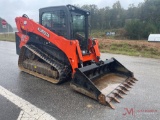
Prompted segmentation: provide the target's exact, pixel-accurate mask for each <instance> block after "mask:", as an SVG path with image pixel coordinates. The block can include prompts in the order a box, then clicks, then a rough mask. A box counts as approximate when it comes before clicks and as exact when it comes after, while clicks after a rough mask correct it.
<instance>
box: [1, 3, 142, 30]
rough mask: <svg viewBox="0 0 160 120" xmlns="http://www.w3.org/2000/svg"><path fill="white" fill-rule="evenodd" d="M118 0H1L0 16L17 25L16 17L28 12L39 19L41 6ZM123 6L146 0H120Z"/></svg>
mask: <svg viewBox="0 0 160 120" xmlns="http://www.w3.org/2000/svg"><path fill="white" fill-rule="evenodd" d="M116 1H118V0H77V1H76V0H0V17H2V18H4V19H5V20H6V21H7V22H8V23H9V24H11V25H12V26H13V27H15V26H16V25H15V21H14V19H15V17H17V16H21V15H22V14H24V13H25V14H27V15H28V16H29V17H30V18H32V19H34V20H35V21H38V10H39V8H43V7H47V6H57V5H67V4H72V5H75V4H79V5H84V4H95V5H97V6H98V7H99V8H103V7H106V6H109V7H112V5H113V3H115V2H116ZM119 1H120V3H121V5H122V7H123V8H125V9H127V8H128V5H129V4H132V3H134V4H135V5H136V6H137V5H138V3H140V2H144V0H119Z"/></svg>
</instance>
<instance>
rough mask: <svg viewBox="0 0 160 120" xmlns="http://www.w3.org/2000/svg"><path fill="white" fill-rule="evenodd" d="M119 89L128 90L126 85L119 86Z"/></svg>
mask: <svg viewBox="0 0 160 120" xmlns="http://www.w3.org/2000/svg"><path fill="white" fill-rule="evenodd" d="M119 87H120V88H121V89H123V90H125V91H129V90H128V89H127V88H126V87H124V86H119Z"/></svg>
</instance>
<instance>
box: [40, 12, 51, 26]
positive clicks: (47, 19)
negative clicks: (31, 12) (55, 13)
mask: <svg viewBox="0 0 160 120" xmlns="http://www.w3.org/2000/svg"><path fill="white" fill-rule="evenodd" d="M51 24H52V14H51V13H44V14H43V15H42V25H43V26H45V27H47V28H51Z"/></svg>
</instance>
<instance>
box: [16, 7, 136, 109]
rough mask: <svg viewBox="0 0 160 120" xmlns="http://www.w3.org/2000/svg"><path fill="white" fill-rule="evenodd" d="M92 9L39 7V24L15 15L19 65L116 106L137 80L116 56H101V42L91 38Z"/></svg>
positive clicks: (23, 69) (100, 101)
mask: <svg viewBox="0 0 160 120" xmlns="http://www.w3.org/2000/svg"><path fill="white" fill-rule="evenodd" d="M89 15H90V12H88V11H85V10H83V9H80V8H78V7H75V6H72V5H67V6H57V7H47V8H42V9H40V10H39V23H37V22H34V21H33V20H32V19H29V18H28V16H27V15H25V14H24V15H23V16H22V17H16V19H15V21H16V25H17V29H18V32H16V33H15V36H16V52H17V54H18V55H19V60H18V66H19V68H20V69H21V70H22V71H24V72H26V73H29V74H31V75H34V76H36V77H39V78H42V79H44V80H47V81H49V82H52V83H54V84H58V83H62V82H65V81H67V80H71V82H70V86H71V87H72V88H73V89H74V90H76V91H78V92H80V93H82V94H85V95H87V96H89V97H91V98H93V99H95V100H97V101H98V102H99V103H101V104H103V105H109V106H110V107H111V108H114V106H113V105H112V104H111V101H116V102H119V100H118V98H122V94H125V93H126V91H128V88H131V86H132V85H133V83H135V81H137V80H136V79H135V78H134V76H133V73H132V72H130V71H129V70H128V69H126V68H125V67H124V66H123V65H122V64H121V63H119V62H118V61H117V60H116V59H115V58H111V59H106V60H105V61H102V60H101V59H100V51H99V48H98V41H97V40H96V39H90V38H89V32H88V31H89V23H88V17H89Z"/></svg>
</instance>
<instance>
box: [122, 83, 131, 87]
mask: <svg viewBox="0 0 160 120" xmlns="http://www.w3.org/2000/svg"><path fill="white" fill-rule="evenodd" d="M123 85H124V86H126V87H128V88H132V87H131V86H130V85H128V84H127V83H125V84H123Z"/></svg>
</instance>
